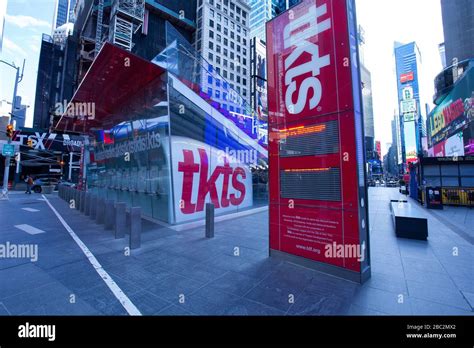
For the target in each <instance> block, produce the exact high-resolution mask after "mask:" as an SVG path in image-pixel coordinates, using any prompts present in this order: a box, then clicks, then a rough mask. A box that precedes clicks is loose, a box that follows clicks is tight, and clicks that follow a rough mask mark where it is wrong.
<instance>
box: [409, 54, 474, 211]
mask: <svg viewBox="0 0 474 348" xmlns="http://www.w3.org/2000/svg"><path fill="white" fill-rule="evenodd" d="M463 67H464V68H463V69H464V71H463V73H462V75H460V76H459V78H458V80H457V81H456V82H455V84H454V85H453V86H452V88H451V91H450V92H449V93H447V94H446V96H444V98H443V99H442V100H440V101H439V104H438V105H437V106H436V108H435V109H434V110H433V111H432V112H431V113H430V114H429V116H428V151H427V154H425V156H424V157H423V158H421V161H420V164H421V167H420V166H419V169H418V174H419V177H421V181H420V182H422V184H423V185H422V189H423V190H424V188H425V187H435V188H438V189H439V190H440V191H441V192H442V201H443V204H449V205H468V206H473V205H474V60H470V61H466V62H463Z"/></svg>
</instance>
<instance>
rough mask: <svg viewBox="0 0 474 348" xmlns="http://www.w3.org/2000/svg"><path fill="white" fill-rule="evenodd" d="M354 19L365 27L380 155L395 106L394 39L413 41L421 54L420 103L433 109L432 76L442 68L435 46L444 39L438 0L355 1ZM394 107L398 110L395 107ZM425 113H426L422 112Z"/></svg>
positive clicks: (367, 63)
mask: <svg viewBox="0 0 474 348" xmlns="http://www.w3.org/2000/svg"><path fill="white" fill-rule="evenodd" d="M356 9H357V20H358V24H359V25H361V26H362V27H363V28H364V30H365V42H366V44H365V47H364V51H365V52H364V56H365V57H364V60H365V65H366V67H367V68H368V69H369V70H370V72H371V74H372V93H373V105H374V123H375V139H376V140H380V141H381V145H382V154H385V153H386V152H387V150H388V149H387V148H386V146H385V145H386V143H391V142H392V128H391V123H390V122H391V120H392V119H393V114H394V110H395V109H397V103H398V101H397V81H396V76H395V56H394V53H393V51H394V45H393V44H394V41H399V42H402V43H409V42H412V41H415V42H416V43H417V45H418V48H419V49H420V53H421V56H422V66H421V69H420V70H421V71H420V79H419V85H420V95H421V98H422V100H421V105H424V103H428V104H429V105H430V108H433V103H432V96H433V94H434V82H433V81H434V78H435V76H436V75H437V74H439V73H440V72H441V70H442V65H441V58H440V54H439V51H438V45H439V44H440V43H442V42H443V41H444V34H443V23H442V17H441V2H440V0H356ZM397 110H398V109H397ZM425 116H426V115H425Z"/></svg>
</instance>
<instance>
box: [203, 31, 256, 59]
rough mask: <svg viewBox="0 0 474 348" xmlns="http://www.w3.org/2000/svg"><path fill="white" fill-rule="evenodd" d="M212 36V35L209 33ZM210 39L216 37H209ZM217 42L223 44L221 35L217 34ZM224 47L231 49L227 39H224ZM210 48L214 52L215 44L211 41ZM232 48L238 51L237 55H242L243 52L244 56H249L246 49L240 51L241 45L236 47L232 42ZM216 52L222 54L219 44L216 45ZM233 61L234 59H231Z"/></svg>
mask: <svg viewBox="0 0 474 348" xmlns="http://www.w3.org/2000/svg"><path fill="white" fill-rule="evenodd" d="M209 34H211V33H209ZM209 38H210V39H213V38H214V35H212V36H211V35H209ZM216 40H217V42H218V43H220V42H222V38H221V36H220V35H219V34H217V39H216ZM224 46H227V47H229V40H227V38H224ZM209 48H210V49H211V50H212V49H214V42H213V41H209ZM230 48H231V49H233V50H236V51H237V53H240V52H241V51H242V54H243V55H244V56H247V49H246V48H242V50H241V49H240V45H236V44H235V43H234V41H231V42H230ZM216 51H217V53H221V46H220V45H219V44H216ZM231 58H232V59H233V57H231ZM239 61H240V57H239Z"/></svg>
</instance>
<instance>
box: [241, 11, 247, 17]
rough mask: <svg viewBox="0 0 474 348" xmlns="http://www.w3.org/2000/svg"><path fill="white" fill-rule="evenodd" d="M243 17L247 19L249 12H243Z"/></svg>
mask: <svg viewBox="0 0 474 348" xmlns="http://www.w3.org/2000/svg"><path fill="white" fill-rule="evenodd" d="M242 16H243V17H244V18H245V17H247V12H245V11H244V10H242Z"/></svg>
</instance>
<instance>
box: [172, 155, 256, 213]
mask: <svg viewBox="0 0 474 348" xmlns="http://www.w3.org/2000/svg"><path fill="white" fill-rule="evenodd" d="M182 151H183V161H182V162H178V172H182V173H183V185H182V193H181V201H180V204H179V205H180V209H181V212H182V213H183V214H194V213H196V212H201V211H203V210H204V203H205V200H206V197H207V195H210V199H211V202H212V203H213V204H214V206H215V208H216V209H218V208H227V207H230V206H231V205H232V206H238V205H240V204H241V203H242V202H243V201H244V199H245V194H246V191H247V190H246V185H245V179H246V178H247V174H246V172H245V170H244V168H242V167H238V166H231V165H230V164H229V160H228V159H227V158H226V157H224V161H223V165H217V166H215V168H214V170H213V172H212V173H211V175H210V176H209V177H208V173H209V166H210V163H209V159H208V156H207V152H206V150H205V149H202V148H198V149H197V151H198V153H199V162H200V163H199V162H198V163H196V162H195V158H194V152H193V151H192V150H185V149H183V150H182ZM218 164H220V163H218ZM195 174H196V175H199V187H198V189H197V197H196V187H195V183H194V176H195ZM193 193H194V195H193ZM193 196H194V202H193Z"/></svg>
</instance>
